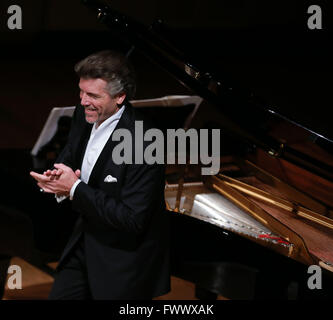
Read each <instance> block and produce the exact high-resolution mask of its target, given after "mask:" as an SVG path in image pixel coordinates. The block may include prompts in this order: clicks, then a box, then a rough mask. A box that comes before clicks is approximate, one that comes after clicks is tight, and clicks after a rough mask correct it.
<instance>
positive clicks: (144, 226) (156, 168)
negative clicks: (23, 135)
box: [57, 104, 170, 299]
mask: <svg viewBox="0 0 333 320" xmlns="http://www.w3.org/2000/svg"><path fill="white" fill-rule="evenodd" d="M136 120H144V119H143V118H142V117H141V116H140V115H139V113H138V112H137V111H136V110H135V109H134V108H133V107H131V106H130V105H129V104H127V105H126V109H125V111H124V113H123V114H122V117H121V118H120V120H119V122H118V124H117V127H116V129H115V130H117V129H119V128H125V129H128V130H129V131H130V132H131V133H132V137H133V158H134V148H135V146H134V136H135V135H134V134H135V132H134V123H135V121H136ZM149 127H151V126H149V125H148V124H147V121H145V120H144V130H147V129H148V128H149ZM91 129H92V125H91V124H88V123H87V122H86V121H85V115H84V109H83V107H82V106H78V107H77V108H76V109H75V112H74V116H73V120H72V126H71V131H70V134H69V139H68V143H67V145H66V147H65V148H64V150H63V151H62V153H61V154H60V156H59V158H58V159H57V163H64V164H66V165H67V166H70V167H71V168H72V169H73V170H74V171H75V170H76V169H80V168H81V164H82V160H83V156H84V153H85V148H86V145H87V142H88V140H89V137H90V132H91ZM111 138H112V135H111V137H110V138H109V140H108V141H107V143H106V145H105V147H104V149H103V150H102V152H101V154H100V156H99V158H98V160H97V162H96V164H95V166H94V168H93V170H92V172H91V175H90V178H89V181H88V183H87V184H86V183H83V182H81V183H80V184H79V185H78V186H77V188H76V190H75V193H74V197H73V200H72V208H73V209H74V210H75V211H76V212H78V213H79V217H78V221H77V223H76V225H75V227H74V231H73V234H72V236H71V238H70V240H69V242H68V244H67V246H66V247H65V250H64V252H63V255H62V257H61V259H60V262H59V265H58V268H61V267H62V265H63V264H64V261H65V260H66V258H68V256H69V255H70V254H71V250H72V248H73V247H74V245H75V244H76V243H77V241H78V240H79V239H80V237H82V236H83V241H84V246H85V253H86V264H87V270H88V278H89V285H90V288H91V291H92V295H93V298H95V299H142V298H144V299H151V298H152V297H154V296H159V295H162V294H164V293H166V292H168V291H169V289H170V275H169V229H168V226H169V221H168V215H167V214H166V211H165V202H164V185H165V180H164V166H163V165H157V164H154V165H148V164H121V165H116V164H115V163H114V162H113V161H112V157H111V154H112V150H113V148H114V147H115V146H116V145H117V143H119V142H116V141H112V139H111ZM145 146H146V143H145V142H144V147H145ZM108 175H111V176H112V177H115V178H116V179H117V182H111V183H110V182H105V181H104V179H105V177H107V176H108ZM81 239H82V238H81Z"/></svg>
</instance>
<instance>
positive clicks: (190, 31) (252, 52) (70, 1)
mask: <svg viewBox="0 0 333 320" xmlns="http://www.w3.org/2000/svg"><path fill="white" fill-rule="evenodd" d="M327 2H328V1H327ZM327 2H325V3H324V2H323V1H314V2H307V1H277V0H274V1H262V0H261V1H259V0H233V1H225V0H219V1H218V0H169V1H158V0H140V1H130V0H114V1H108V3H109V4H110V6H111V7H112V8H113V9H115V10H118V11H120V12H122V13H124V14H126V15H128V16H130V17H132V18H133V19H135V20H137V21H139V22H142V23H143V24H145V25H146V26H147V27H148V26H149V25H151V24H152V23H153V22H154V21H156V20H157V19H162V20H163V22H164V25H163V28H162V30H161V33H163V34H164V35H166V36H167V38H168V39H169V40H170V41H171V42H173V43H174V44H175V45H176V46H177V47H178V48H179V49H181V50H182V51H183V52H185V53H186V54H187V55H188V56H189V57H190V58H191V59H192V61H193V60H194V61H198V63H199V64H200V65H202V66H203V67H204V68H206V70H209V71H212V72H214V73H220V75H221V79H222V80H223V81H225V82H229V81H230V83H232V84H233V85H234V84H235V85H236V86H239V87H240V88H244V89H245V90H249V91H251V92H253V93H254V94H255V95H256V96H258V97H261V98H262V99H263V100H264V101H266V104H267V106H268V107H272V108H275V109H277V110H279V111H280V112H281V113H282V114H285V115H287V116H288V117H289V118H291V119H293V120H296V121H297V122H300V123H301V124H303V125H305V126H306V127H309V128H311V129H313V130H315V131H316V132H318V133H322V134H324V135H325V136H327V137H330V138H332V137H333V134H332V129H331V116H330V110H329V109H330V108H331V106H332V96H331V92H332V49H331V44H330V42H331V41H332V37H331V35H332V22H331V21H332V19H331V17H332V16H333V10H332V9H331V8H330V7H329V6H328V3H327ZM12 4H17V5H20V6H21V8H22V13H23V29H22V30H9V29H8V28H7V20H8V17H9V15H8V14H7V9H8V7H9V6H10V5H12ZM311 4H317V5H320V6H321V9H322V13H323V18H322V23H323V29H322V30H309V29H308V28H307V19H308V17H309V14H308V13H307V9H308V6H309V5H311ZM0 46H1V47H0V48H1V50H0V70H1V80H0V94H1V99H0V128H1V132H0V136H1V139H0V148H8V147H9V148H31V147H33V145H34V143H35V141H36V139H37V138H38V135H39V133H40V131H41V129H42V126H43V124H44V122H45V120H46V118H47V116H48V114H49V112H50V110H51V109H52V108H53V107H59V106H70V105H75V104H77V103H78V102H79V99H78V89H77V82H78V81H77V80H78V79H77V78H76V75H75V74H74V71H73V65H74V64H75V62H77V61H78V60H80V59H81V58H83V57H85V56H86V55H88V54H90V53H92V52H95V51H97V50H101V49H107V48H118V49H120V50H123V51H124V52H126V51H127V50H128V49H129V47H128V46H126V45H124V44H122V43H121V42H119V39H118V38H116V37H114V36H113V35H112V34H111V33H110V32H109V30H108V29H107V28H106V27H105V26H104V25H102V24H101V23H99V22H98V21H97V19H96V16H95V15H94V14H93V13H92V12H91V11H90V10H89V9H88V8H87V7H86V6H84V5H82V4H81V2H80V1H79V0H66V1H65V0H29V1H28V0H25V1H24V0H21V1H20V0H1V4H0ZM131 59H132V62H133V64H134V65H135V67H136V70H137V77H138V89H137V95H136V98H137V99H140V98H152V97H158V96H164V95H169V94H188V93H191V92H189V91H188V90H187V89H186V88H184V87H183V86H182V85H181V84H180V83H178V82H177V80H175V79H173V78H172V77H171V76H170V75H168V74H167V73H166V72H165V71H164V70H163V69H162V68H161V67H159V66H157V65H154V64H153V63H152V62H151V61H149V60H148V59H147V58H145V56H144V55H142V54H141V53H140V52H138V51H134V52H133V54H132V55H131Z"/></svg>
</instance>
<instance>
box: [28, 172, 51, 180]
mask: <svg viewBox="0 0 333 320" xmlns="http://www.w3.org/2000/svg"><path fill="white" fill-rule="evenodd" d="M30 175H31V176H32V177H33V178H34V179H36V180H37V181H41V182H47V181H50V178H49V177H48V176H44V175H43V174H39V173H37V172H34V171H31V172H30Z"/></svg>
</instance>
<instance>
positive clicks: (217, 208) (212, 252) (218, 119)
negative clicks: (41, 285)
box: [1, 1, 333, 299]
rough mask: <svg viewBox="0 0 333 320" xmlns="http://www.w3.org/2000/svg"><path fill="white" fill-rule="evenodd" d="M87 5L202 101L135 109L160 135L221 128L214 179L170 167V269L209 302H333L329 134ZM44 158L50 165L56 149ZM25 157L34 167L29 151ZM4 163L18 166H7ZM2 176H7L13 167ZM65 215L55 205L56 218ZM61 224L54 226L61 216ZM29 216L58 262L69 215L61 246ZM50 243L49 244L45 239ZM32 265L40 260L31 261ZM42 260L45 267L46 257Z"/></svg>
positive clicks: (332, 149)
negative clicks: (316, 276) (316, 273)
mask: <svg viewBox="0 0 333 320" xmlns="http://www.w3.org/2000/svg"><path fill="white" fill-rule="evenodd" d="M84 2H85V3H86V4H87V5H88V6H90V7H91V8H92V9H93V11H94V12H95V13H96V14H97V18H98V20H100V21H101V22H102V23H104V24H106V25H107V26H109V27H110V29H112V30H113V31H115V32H116V33H117V32H119V33H120V34H121V40H125V41H126V43H128V44H129V46H133V47H134V48H135V51H134V52H136V51H139V52H140V53H141V54H144V55H145V56H147V57H148V58H149V59H151V60H152V61H153V62H155V63H157V64H158V65H160V66H162V67H163V68H164V69H165V70H167V71H168V72H169V73H171V74H172V75H173V76H174V77H175V78H176V79H177V80H178V81H180V82H181V83H182V84H183V85H184V86H186V87H187V88H188V89H190V90H191V91H192V92H193V93H194V95H196V97H200V98H202V99H203V101H202V102H201V103H200V104H198V103H197V104H195V103H189V104H188V105H179V106H178V107H177V108H174V107H173V106H169V107H160V106H157V107H156V106H155V107H153V104H147V103H146V104H144V103H143V104H142V105H140V103H138V104H137V107H139V108H140V109H141V110H142V112H146V113H147V114H149V115H150V116H153V117H154V119H157V124H158V125H159V127H160V128H161V129H162V130H166V129H167V128H170V127H172V128H176V129H177V128H184V129H189V128H196V129H201V128H208V129H216V128H218V129H220V130H221V147H220V150H221V155H220V163H221V165H220V171H219V172H218V174H216V175H211V176H210V175H202V174H201V166H200V165H195V164H191V163H190V162H189V161H188V162H187V163H186V164H170V165H167V167H166V187H165V198H166V205H167V209H168V211H169V215H170V219H171V241H172V273H173V274H174V275H175V276H178V277H180V278H183V279H186V280H189V281H192V282H194V283H195V284H196V288H197V296H198V297H199V298H202V299H207V298H213V299H214V298H216V295H217V294H221V295H223V296H225V297H227V298H230V299H266V298H280V299H283V298H284V299H288V298H290V297H291V296H292V297H293V298H296V299H303V298H304V299H306V298H327V297H332V292H333V291H332V289H333V250H332V248H333V141H332V140H331V139H330V138H331V137H326V136H323V135H321V134H317V133H316V132H314V131H312V130H311V129H309V128H307V127H304V126H302V125H301V124H299V123H297V122H295V121H291V120H289V119H288V118H286V117H284V116H283V115H281V114H279V113H278V112H277V111H276V110H272V109H271V108H268V107H267V106H265V105H263V104H261V103H259V102H258V101H257V100H256V99H255V98H254V97H253V96H252V95H251V94H245V93H242V92H240V91H238V90H237V88H233V87H229V86H226V85H225V84H224V82H222V81H220V80H219V78H218V76H216V75H214V74H212V73H210V72H207V71H206V70H204V69H201V68H199V67H197V66H196V65H195V64H193V63H192V62H191V61H189V60H188V58H187V57H186V56H184V55H183V54H182V53H181V52H179V51H178V50H177V49H175V48H174V47H172V46H171V45H170V44H169V43H167V42H166V41H165V40H164V39H162V38H161V37H160V36H159V35H158V32H156V29H155V28H150V29H148V28H146V27H144V26H143V25H141V24H139V23H137V22H136V21H133V20H131V19H130V18H128V17H126V16H124V15H122V14H120V13H118V12H115V11H114V10H112V9H111V8H110V7H107V6H105V5H103V4H99V3H96V2H95V1H84ZM159 119H160V123H158V121H159ZM170 124H172V125H171V126H170ZM64 134H66V132H65V133H64ZM61 141H63V139H62V140H61ZM12 152H13V151H12ZM55 153H56V152H55ZM48 154H49V156H50V155H51V156H50V160H52V152H51V153H48ZM22 156H23V155H22ZM24 156H25V157H26V159H27V163H30V164H31V168H32V167H34V165H33V163H32V160H31V157H30V154H29V152H28V151H27V152H26V153H25V155H24ZM1 159H2V160H1V161H2V162H4V161H5V160H4V159H5V158H4V157H2V158H1ZM28 159H30V160H28ZM3 167H5V168H10V167H12V168H15V167H16V166H15V163H12V162H11V163H9V162H7V163H5V166H2V168H3ZM46 167H47V166H46ZM13 170H14V169H13ZM25 170H26V169H25ZM3 176H7V177H8V180H10V178H9V177H10V176H11V172H10V169H7V171H6V172H4V174H3ZM21 183H22V185H24V186H26V187H25V188H24V189H25V190H26V196H27V197H36V201H37V197H38V201H41V202H42V203H43V207H44V205H47V204H50V203H51V201H54V199H53V198H52V197H45V195H40V194H38V192H36V187H35V186H33V185H32V181H28V179H27V180H25V181H21ZM5 202H7V203H5V204H6V205H7V206H8V207H10V208H12V207H13V203H14V202H15V200H14V199H11V196H10V195H8V196H7V197H6V201H5ZM64 206H66V205H65V204H64ZM49 207H50V206H49ZM14 208H15V210H20V211H22V212H27V211H28V212H30V214H29V216H32V212H33V211H34V208H33V207H32V208H26V207H24V206H23V205H20V204H18V203H15V206H14ZM50 208H51V207H50ZM52 210H55V211H54V212H51V214H54V216H57V215H58V214H59V209H51V211H52ZM66 210H67V209H66V208H61V211H62V216H61V217H62V218H63V217H64V215H66V214H67V212H66ZM68 210H69V208H68ZM64 212H65V213H64ZM41 218H42V221H43V223H42V222H41V220H40V219H41ZM57 219H59V220H58V221H60V217H59V216H58V218H57ZM34 220H35V222H34V223H38V225H39V226H40V227H39V228H36V227H35V229H34V230H35V231H36V230H37V232H42V233H43V234H40V233H39V234H38V235H36V234H35V236H34V237H35V240H36V239H37V242H38V241H41V242H43V245H42V246H39V249H40V250H41V251H44V252H47V251H49V253H50V255H51V256H52V254H53V255H54V256H57V254H59V253H60V252H61V248H62V246H63V245H64V244H65V240H66V238H67V237H68V235H69V233H70V226H71V223H72V222H73V221H74V220H75V217H72V216H69V217H67V220H68V229H62V230H63V233H62V234H63V237H62V238H61V239H59V238H58V239H57V240H54V239H53V238H52V237H50V235H53V233H52V231H51V232H50V230H48V229H46V228H45V225H49V226H50V222H46V221H45V216H43V215H42V214H41V215H38V216H36V215H35V216H34ZM69 220H70V221H69ZM36 221H37V222H36ZM60 225H61V226H63V225H64V224H63V223H62V222H59V223H58V225H54V223H52V227H53V228H54V229H53V228H52V230H54V234H55V233H56V232H57V231H55V226H56V227H57V228H61V226H60ZM42 226H43V227H42ZM42 230H44V231H42ZM50 238H52V239H53V241H55V242H52V241H51V242H50V241H49V242H48V241H45V240H42V239H50ZM50 247H52V250H50ZM51 251H52V252H51ZM7 254H8V253H7ZM43 257H44V261H45V260H47V259H50V258H49V257H47V254H46V256H45V255H44V256H43ZM28 259H30V261H32V262H33V263H34V262H35V263H37V262H36V259H35V258H31V256H30V257H29V258H28ZM34 259H35V260H34ZM38 259H39V260H38ZM38 259H37V260H38V261H39V262H38V263H39V265H42V263H40V260H43V258H41V257H40V256H39V258H38ZM312 265H314V266H318V267H320V268H319V270H320V272H321V273H320V276H321V280H322V289H311V288H310V287H309V283H308V281H309V278H310V276H311V274H310V273H308V268H309V266H312ZM317 270H318V269H317ZM317 285H318V283H317Z"/></svg>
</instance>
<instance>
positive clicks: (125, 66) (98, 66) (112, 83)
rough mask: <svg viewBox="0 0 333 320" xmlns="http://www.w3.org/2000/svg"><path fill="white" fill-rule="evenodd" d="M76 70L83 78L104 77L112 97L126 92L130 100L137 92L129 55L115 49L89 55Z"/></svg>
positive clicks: (76, 66) (77, 65) (78, 64)
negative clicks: (126, 55)
mask: <svg viewBox="0 0 333 320" xmlns="http://www.w3.org/2000/svg"><path fill="white" fill-rule="evenodd" d="M74 70H75V72H76V74H77V75H78V76H79V77H80V78H83V79H99V78H100V79H103V80H105V81H106V82H107V83H108V84H107V88H106V89H107V90H108V92H109V94H110V96H111V97H115V96H116V95H117V94H119V93H126V98H127V99H128V100H130V99H132V98H133V97H134V94H135V89H136V86H135V73H134V69H133V67H132V65H131V64H130V62H129V61H128V59H127V57H125V56H124V55H122V54H121V53H119V52H116V51H113V50H104V51H100V52H97V53H94V54H91V55H89V56H88V57H86V58H85V59H83V60H81V61H80V62H78V63H77V64H76V65H75V67H74Z"/></svg>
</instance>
